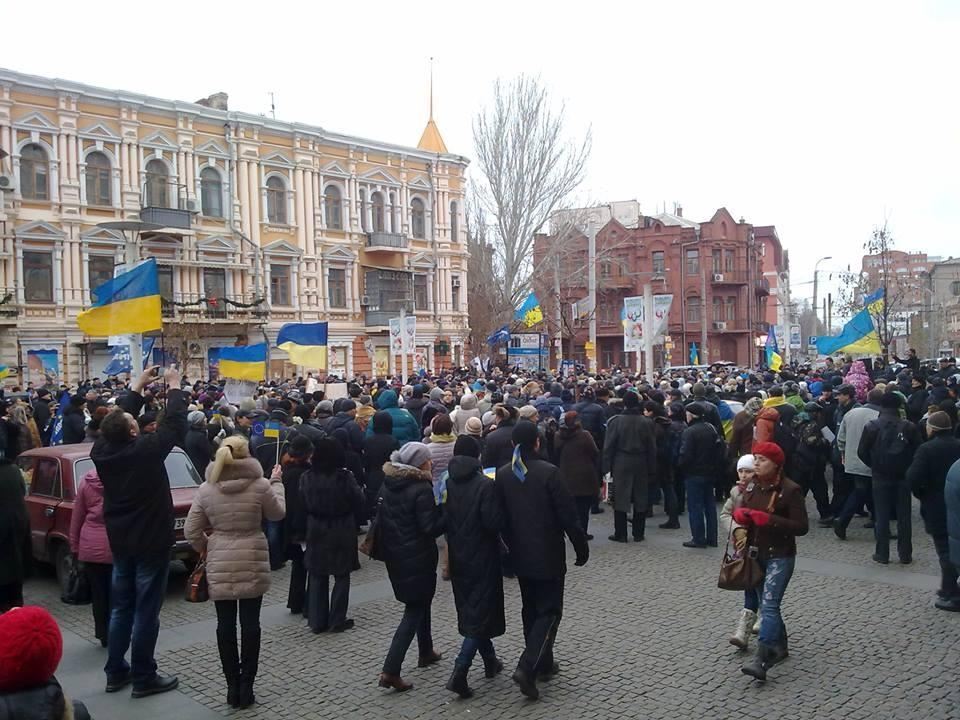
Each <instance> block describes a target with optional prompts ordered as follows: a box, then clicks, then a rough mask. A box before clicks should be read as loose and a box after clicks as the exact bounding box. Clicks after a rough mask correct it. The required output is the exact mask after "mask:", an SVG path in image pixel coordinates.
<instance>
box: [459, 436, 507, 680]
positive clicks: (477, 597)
mask: <svg viewBox="0 0 960 720" xmlns="http://www.w3.org/2000/svg"><path fill="white" fill-rule="evenodd" d="M447 472H448V474H449V477H448V480H447V500H446V504H445V507H444V510H445V514H446V522H447V546H448V547H449V553H450V561H449V562H450V580H451V581H452V583H453V599H454V601H455V603H456V605H457V628H458V630H459V631H460V634H461V635H462V636H463V644H462V645H461V646H460V654H459V655H458V656H457V659H456V662H455V663H454V667H453V674H452V675H451V676H450V680H449V681H448V682H447V690H450V691H451V692H455V693H457V694H458V695H459V696H460V697H464V698H467V697H470V696H471V695H473V691H472V690H471V689H470V686H469V685H468V684H467V673H468V672H469V671H470V665H471V664H472V662H473V659H474V657H475V656H476V654H477V652H478V651H479V653H480V657H482V658H483V668H484V673H485V674H486V676H487V677H488V678H492V677H494V676H495V675H496V674H497V673H499V672H500V671H501V670H503V663H502V662H500V660H499V659H498V658H497V654H496V651H495V650H494V647H493V642H491V639H492V638H495V637H500V636H501V635H503V633H504V632H506V620H505V618H504V612H503V574H502V571H501V567H500V527H501V525H502V524H503V513H502V511H501V508H500V503H499V502H498V499H497V495H496V490H495V488H494V486H493V481H492V480H490V478H488V477H487V476H486V475H484V474H483V469H482V468H481V467H480V443H479V442H477V440H476V438H473V437H470V436H469V435H461V436H460V437H459V438H457V442H456V444H455V445H454V447H453V457H452V458H451V459H450V464H449V465H448V467H447Z"/></svg>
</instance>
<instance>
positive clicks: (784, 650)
mask: <svg viewBox="0 0 960 720" xmlns="http://www.w3.org/2000/svg"><path fill="white" fill-rule="evenodd" d="M787 641H788V639H787V627H786V625H784V627H783V637H782V638H780V642H778V643H777V644H776V645H774V646H773V648H772V649H771V651H770V667H773V666H774V665H776V664H777V663H782V662H783V661H784V660H786V659H787V658H788V657H790V649H789V648H788V647H787Z"/></svg>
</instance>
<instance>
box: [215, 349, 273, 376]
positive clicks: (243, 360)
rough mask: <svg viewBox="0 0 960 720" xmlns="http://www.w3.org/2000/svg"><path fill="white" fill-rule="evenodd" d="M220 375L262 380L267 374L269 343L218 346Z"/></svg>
mask: <svg viewBox="0 0 960 720" xmlns="http://www.w3.org/2000/svg"><path fill="white" fill-rule="evenodd" d="M218 350H219V356H220V377H225V378H231V379H233V380H252V381H253V382H260V381H261V380H263V379H264V378H265V377H266V376H267V344H266V343H260V344H258V345H240V346H238V347H222V348H218Z"/></svg>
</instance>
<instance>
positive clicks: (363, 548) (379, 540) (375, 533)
mask: <svg viewBox="0 0 960 720" xmlns="http://www.w3.org/2000/svg"><path fill="white" fill-rule="evenodd" d="M382 505H383V500H382V499H381V500H380V501H379V502H378V503H377V509H376V512H374V514H373V519H372V520H371V521H370V527H369V528H368V529H367V534H366V536H365V537H364V538H363V540H361V541H360V547H359V548H358V549H359V550H360V552H362V553H363V554H364V555H366V556H367V557H369V558H370V559H371V560H381V561H382V560H383V537H382V536H383V530H382V529H381V528H380V513H381V506H382Z"/></svg>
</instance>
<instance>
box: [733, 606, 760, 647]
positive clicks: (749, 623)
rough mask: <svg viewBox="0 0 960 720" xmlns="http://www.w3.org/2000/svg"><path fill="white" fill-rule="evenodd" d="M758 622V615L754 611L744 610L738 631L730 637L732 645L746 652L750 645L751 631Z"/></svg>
mask: <svg viewBox="0 0 960 720" xmlns="http://www.w3.org/2000/svg"><path fill="white" fill-rule="evenodd" d="M756 621H757V614H756V613H755V612H754V611H753V610H747V609H746V608H744V609H743V610H742V611H741V612H740V620H738V621H737V629H736V630H734V631H733V635H731V636H730V644H731V645H735V646H736V647H738V648H740V649H741V650H746V649H747V648H748V647H749V645H750V629H751V628H752V627H753V624H754V623H755V622H756Z"/></svg>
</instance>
